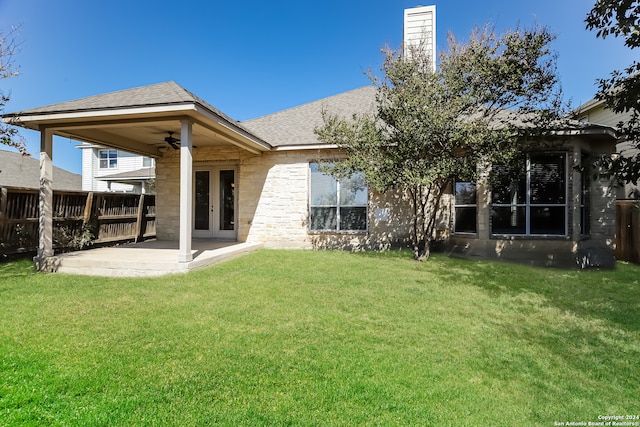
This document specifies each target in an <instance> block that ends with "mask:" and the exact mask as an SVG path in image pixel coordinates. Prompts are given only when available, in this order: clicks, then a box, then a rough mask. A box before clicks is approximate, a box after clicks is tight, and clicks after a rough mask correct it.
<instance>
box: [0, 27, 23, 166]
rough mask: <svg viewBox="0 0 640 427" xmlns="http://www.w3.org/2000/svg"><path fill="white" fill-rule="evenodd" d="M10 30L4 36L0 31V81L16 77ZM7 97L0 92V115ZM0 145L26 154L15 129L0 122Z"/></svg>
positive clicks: (21, 140) (13, 46)
mask: <svg viewBox="0 0 640 427" xmlns="http://www.w3.org/2000/svg"><path fill="white" fill-rule="evenodd" d="M16 30H17V29H16V28H13V29H11V30H10V31H9V32H8V33H7V34H6V35H5V34H4V33H3V32H1V31H0V79H7V78H9V77H15V76H17V75H18V70H17V69H16V67H15V65H14V62H13V56H14V54H15V53H16V49H17V46H16V42H15V38H14V34H15V31H16ZM9 99H10V97H9V95H8V94H6V93H4V92H3V91H1V90H0V113H1V112H2V111H4V106H5V105H6V104H7V102H9ZM0 144H4V145H8V146H11V147H14V148H17V149H18V150H19V151H20V152H21V153H22V154H26V146H25V142H24V140H23V139H22V138H20V137H19V136H18V131H17V129H16V128H14V127H11V126H9V125H6V124H4V123H2V122H0Z"/></svg>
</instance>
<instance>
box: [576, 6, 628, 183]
mask: <svg viewBox="0 0 640 427" xmlns="http://www.w3.org/2000/svg"><path fill="white" fill-rule="evenodd" d="M585 22H586V23H587V29H589V30H595V31H596V37H602V38H603V39H605V38H607V37H608V36H613V37H622V38H624V44H625V46H627V47H628V48H629V49H635V48H638V47H639V46H640V2H639V1H638V0H597V1H596V3H595V5H594V6H593V9H591V11H590V12H589V13H588V15H587V18H586V19H585ZM597 82H598V93H597V94H596V99H600V100H604V101H605V103H606V106H607V108H609V109H610V110H611V111H613V112H614V113H619V114H627V113H628V114H629V118H628V120H626V121H621V122H620V123H619V124H618V132H619V133H620V135H621V136H622V137H623V138H624V139H626V140H627V141H630V142H631V143H632V144H633V145H635V146H636V148H640V62H638V61H633V62H632V63H631V65H629V66H628V67H627V68H625V69H623V70H614V71H612V72H611V75H610V77H609V78H606V79H598V80H597ZM639 160H640V159H638V158H637V155H636V156H634V157H630V158H627V157H618V158H615V159H601V160H600V164H599V166H600V167H601V169H602V170H604V171H607V173H606V174H607V175H611V176H614V177H616V178H618V179H619V180H620V181H622V182H637V181H638V179H639V178H640V161H639Z"/></svg>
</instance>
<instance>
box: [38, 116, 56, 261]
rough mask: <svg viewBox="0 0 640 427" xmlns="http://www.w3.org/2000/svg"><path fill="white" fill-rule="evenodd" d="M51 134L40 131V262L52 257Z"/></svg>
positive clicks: (44, 129)
mask: <svg viewBox="0 0 640 427" xmlns="http://www.w3.org/2000/svg"><path fill="white" fill-rule="evenodd" d="M52 159H53V133H52V132H51V130H49V129H47V128H42V129H40V200H39V210H40V219H39V227H38V254H37V258H38V259H39V261H40V262H42V261H43V260H44V259H45V258H46V257H50V256H53V163H52Z"/></svg>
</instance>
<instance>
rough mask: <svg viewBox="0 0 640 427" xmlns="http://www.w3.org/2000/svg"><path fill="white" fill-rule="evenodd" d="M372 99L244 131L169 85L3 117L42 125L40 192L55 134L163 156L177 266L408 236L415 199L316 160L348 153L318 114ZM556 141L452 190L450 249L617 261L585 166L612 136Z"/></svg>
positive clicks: (309, 109)
mask: <svg viewBox="0 0 640 427" xmlns="http://www.w3.org/2000/svg"><path fill="white" fill-rule="evenodd" d="M375 93H376V89H375V88H374V87H362V88H359V89H355V90H352V91H348V92H344V93H341V94H338V95H335V96H332V97H328V98H325V99H321V100H318V101H315V102H311V103H308V104H305V105H301V106H298V107H294V108H291V109H288V110H284V111H280V112H277V113H274V114H271V115H267V116H264V117H260V118H257V119H254V120H249V121H246V122H243V123H239V122H237V121H234V120H233V119H231V118H230V117H228V116H227V115H225V114H224V113H222V112H221V111H219V110H217V109H216V108H214V107H213V106H211V105H209V104H208V103H206V102H205V101H203V100H202V99H200V98H198V97H197V96H195V95H193V94H192V93H190V92H189V91H187V90H186V89H184V88H182V87H181V86H179V85H177V84H176V83H174V82H166V83H160V84H155V85H151V86H145V87H140V88H134V89H129V90H125V91H120V92H114V93H110V94H104V95H97V96H94V97H89V98H84V99H81V100H77V101H70V102H65V103H61V104H55V105H50V106H45V107H40V108H34V109H31V110H25V111H21V112H18V113H13V114H9V115H5V116H4V118H3V119H4V120H6V121H10V120H14V121H15V123H18V124H19V125H20V126H24V127H28V128H31V129H36V130H40V132H41V134H42V144H41V145H42V154H41V156H42V157H43V158H44V159H46V161H45V168H44V169H43V171H42V172H41V173H42V176H43V177H42V179H43V182H44V183H45V185H44V186H43V190H41V191H43V192H44V194H45V195H46V194H48V192H47V191H48V190H47V187H49V185H50V184H51V183H52V182H53V180H52V179H51V176H49V175H48V171H47V169H46V163H47V162H50V161H51V137H52V135H53V134H54V133H55V134H59V135H63V136H65V137H70V138H73V139H76V140H79V141H100V145H101V146H105V147H110V148H112V149H116V150H124V151H130V152H133V153H137V154H140V155H143V156H147V157H153V158H155V159H156V205H157V207H156V209H157V211H156V224H157V238H158V239H161V240H174V241H179V242H180V250H179V258H180V260H181V261H182V262H187V261H188V260H189V259H190V256H191V240H192V238H202V239H225V240H232V241H240V242H262V243H264V244H265V245H266V246H272V247H299V248H314V247H315V248H341V249H384V248H390V247H396V246H404V245H406V243H407V241H408V239H409V236H410V231H411V223H410V221H409V216H408V215H407V211H408V209H409V205H408V201H407V199H406V198H405V197H404V195H403V194H402V193H401V192H388V193H377V192H375V191H372V190H370V189H367V187H366V183H363V182H362V177H361V176H358V175H357V174H356V175H354V176H353V177H352V178H351V179H350V180H340V181H336V180H335V179H334V178H332V177H330V176H328V175H325V174H324V173H322V172H321V170H320V169H319V167H318V161H319V159H327V158H338V157H339V155H340V153H339V151H338V150H337V147H335V146H330V145H326V144H322V143H320V142H319V141H318V139H317V138H316V136H315V134H314V129H315V128H316V127H317V126H319V125H320V124H321V121H322V118H321V114H320V112H321V111H322V110H323V109H327V110H329V111H332V112H335V113H337V114H340V115H343V116H350V115H352V114H353V113H356V112H363V111H367V110H371V109H373V108H374V105H375V104H374V102H375ZM132 123H134V124H135V126H132V125H131V124H132ZM104 126H108V127H109V132H108V133H105V132H104V131H103V130H102V128H103V127H104ZM167 130H169V131H170V132H173V133H174V134H175V135H179V136H180V138H177V137H176V138H175V139H176V140H175V141H173V144H169V143H168V142H165V141H163V140H162V139H159V138H158V135H159V134H160V135H161V134H162V133H163V132H167ZM554 135H555V137H554V141H551V143H552V145H550V142H549V141H548V142H547V143H545V144H544V146H545V149H544V151H541V152H540V153H534V154H531V155H530V156H529V158H528V159H527V160H526V161H527V168H526V170H527V173H526V175H525V176H522V177H521V179H520V180H517V182H505V183H503V186H501V187H498V188H496V186H495V185H494V187H493V188H492V187H490V186H488V185H487V184H481V183H478V184H476V183H464V182H457V183H453V185H452V191H451V195H450V197H448V198H447V199H446V200H445V203H447V204H448V205H447V209H445V212H447V213H448V215H446V216H445V217H443V219H442V225H441V227H440V230H439V236H440V237H441V238H442V239H443V242H444V243H445V246H446V247H447V249H448V250H449V251H450V253H452V254H459V255H463V256H469V257H483V258H503V259H513V260H520V261H522V260H525V261H527V262H534V263H539V264H545V265H570V264H571V265H575V262H576V259H577V260H578V261H579V262H580V263H582V264H584V265H610V264H611V262H612V260H613V255H612V254H613V252H612V249H613V248H612V245H613V237H614V236H613V233H614V231H613V229H614V224H615V210H614V205H613V203H614V201H615V191H614V189H613V188H612V187H611V186H610V185H609V184H608V183H607V182H604V181H595V180H592V179H591V178H590V177H589V175H588V174H584V173H582V172H580V165H581V164H582V162H584V161H586V159H587V158H588V155H591V154H611V153H613V152H615V144H616V138H615V134H614V132H613V129H611V128H610V127H606V126H597V125H590V124H585V125H581V126H576V127H575V128H572V129H561V130H558V131H557V132H556V133H555V134H554ZM174 146H175V148H174ZM550 147H552V148H550ZM338 195H339V196H338ZM44 221H45V219H43V222H44ZM45 224H46V222H45ZM44 233H47V230H46V229H44ZM47 250H50V249H49V248H47V247H44V248H41V252H42V255H41V256H43V257H45V258H46V257H47V256H51V255H52V253H51V252H47Z"/></svg>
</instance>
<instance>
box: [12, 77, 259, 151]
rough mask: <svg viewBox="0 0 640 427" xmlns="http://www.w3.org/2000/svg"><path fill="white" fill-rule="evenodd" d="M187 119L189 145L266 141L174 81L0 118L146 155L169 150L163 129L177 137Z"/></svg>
mask: <svg viewBox="0 0 640 427" xmlns="http://www.w3.org/2000/svg"><path fill="white" fill-rule="evenodd" d="M185 119H187V120H189V121H191V122H192V123H193V131H192V132H193V134H192V144H193V146H195V147H207V146H213V147H223V146H229V145H232V146H236V147H239V148H241V149H244V150H247V151H250V152H253V153H256V154H257V153H260V152H262V151H267V150H269V149H271V146H270V145H269V144H268V143H266V142H264V141H263V140H261V139H260V138H258V137H256V136H254V135H253V134H252V133H251V132H249V131H248V130H246V129H245V128H244V127H242V126H241V125H240V124H239V123H238V122H236V121H235V120H233V119H231V118H230V117H228V116H226V115H225V114H224V113H222V112H221V111H219V110H217V109H215V108H214V107H212V106H211V105H209V104H207V103H206V102H204V101H202V100H201V99H200V98H198V97H196V96H195V95H193V94H191V93H190V92H188V91H187V90H185V89H184V88H182V87H181V86H179V85H177V84H176V83H174V82H166V83H160V84H157V85H151V86H144V87H141V88H135V89H129V90H124V91H119V92H113V93H109V94H104V95H97V96H93V97H89V98H82V99H79V100H76V101H69V102H63V103H60V104H53V105H49V106H45V107H39V108H34V109H30V110H25V111H21V112H17V113H11V114H6V115H4V116H3V121H4V122H6V123H11V124H14V125H17V126H21V127H25V128H28V129H34V130H43V129H49V130H50V131H51V132H52V133H53V134H55V135H59V136H62V137H65V138H71V139H74V140H78V141H82V142H88V143H92V144H99V145H102V146H105V147H111V148H117V149H120V150H123V151H128V152H131V153H135V154H141V155H145V156H150V157H162V155H163V153H164V152H166V151H167V150H173V148H171V147H170V146H169V145H168V144H167V143H166V142H165V141H164V138H165V137H166V136H168V132H173V133H174V137H177V138H180V129H181V121H183V120H185Z"/></svg>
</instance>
